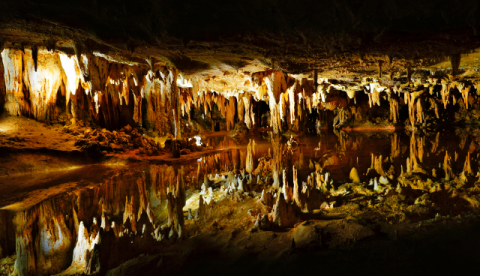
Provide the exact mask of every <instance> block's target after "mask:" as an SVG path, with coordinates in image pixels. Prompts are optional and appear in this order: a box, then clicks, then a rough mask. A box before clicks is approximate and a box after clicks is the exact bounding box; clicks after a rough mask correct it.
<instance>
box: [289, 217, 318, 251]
mask: <svg viewBox="0 0 480 276" xmlns="http://www.w3.org/2000/svg"><path fill="white" fill-rule="evenodd" d="M319 232H320V231H319V229H318V225H315V224H312V223H309V222H308V221H305V222H302V223H301V224H299V225H298V226H297V227H295V230H294V234H293V240H294V241H295V247H296V248H309V247H316V246H320V245H321V235H320V233H319Z"/></svg>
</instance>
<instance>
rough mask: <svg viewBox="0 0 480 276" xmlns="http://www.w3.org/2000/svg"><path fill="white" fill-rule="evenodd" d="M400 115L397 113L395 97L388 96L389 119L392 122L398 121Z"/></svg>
mask: <svg viewBox="0 0 480 276" xmlns="http://www.w3.org/2000/svg"><path fill="white" fill-rule="evenodd" d="M399 117H400V115H399V113H398V100H397V99H395V98H390V120H392V121H393V123H394V124H396V123H398V119H399Z"/></svg>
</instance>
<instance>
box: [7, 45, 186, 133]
mask: <svg viewBox="0 0 480 276" xmlns="http://www.w3.org/2000/svg"><path fill="white" fill-rule="evenodd" d="M79 57H80V60H78V58H79ZM2 61H3V65H4V78H5V86H6V102H5V110H6V111H7V113H9V114H11V115H23V116H32V117H34V118H35V119H37V120H40V121H45V120H49V119H52V118H54V117H55V116H57V115H58V114H56V113H55V112H56V111H55V105H56V103H57V96H58V95H61V96H63V97H65V98H66V111H67V113H68V114H69V115H71V117H73V118H76V117H78V116H79V113H80V112H81V111H80V110H79V108H78V107H77V106H76V105H77V104H76V100H77V98H79V97H85V98H86V99H87V102H88V107H87V109H89V110H90V112H87V113H90V114H91V115H92V116H93V117H94V118H99V114H100V113H101V114H102V117H103V118H104V120H105V121H112V122H114V123H113V124H114V125H115V127H121V126H119V125H116V124H118V123H119V122H118V120H119V119H118V118H119V117H120V114H119V107H121V106H124V105H127V106H128V105H133V106H134V108H133V114H132V119H133V120H134V121H136V122H137V123H139V124H141V123H142V112H141V106H142V99H144V98H146V97H152V100H154V101H153V103H151V104H152V105H155V107H157V109H161V108H164V109H165V108H168V104H167V101H168V102H170V101H171V94H172V91H174V89H175V87H176V86H175V85H174V84H175V83H176V74H175V73H176V71H175V69H174V68H168V67H163V68H161V69H159V70H156V71H155V72H152V71H148V72H147V73H146V74H145V75H142V74H143V73H142V70H141V68H139V67H138V66H130V65H125V64H120V63H114V62H109V61H107V60H105V59H104V58H102V57H98V56H95V55H92V54H80V55H67V54H65V53H63V52H60V51H49V50H47V49H45V48H43V47H40V48H38V49H32V48H28V47H27V48H25V49H24V50H23V51H22V50H20V49H14V48H6V49H4V50H3V51H2ZM139 76H140V77H139ZM24 91H28V93H25V92H24ZM82 91H83V92H84V96H83V95H80V94H81V92H82ZM59 92H60V93H59ZM149 100H150V99H149ZM132 101H133V103H132ZM149 117H152V116H149ZM149 119H151V120H152V121H153V120H155V119H156V118H155V117H154V116H153V117H152V118H149Z"/></svg>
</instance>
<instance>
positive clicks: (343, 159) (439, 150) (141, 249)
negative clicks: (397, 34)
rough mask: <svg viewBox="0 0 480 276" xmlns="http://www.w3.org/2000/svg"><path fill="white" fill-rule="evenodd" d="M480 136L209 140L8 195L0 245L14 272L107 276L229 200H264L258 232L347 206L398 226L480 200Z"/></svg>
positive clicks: (192, 231)
mask: <svg viewBox="0 0 480 276" xmlns="http://www.w3.org/2000/svg"><path fill="white" fill-rule="evenodd" d="M477 132H478V131H476V130H468V129H456V130H455V131H449V132H435V133H404V132H392V133H383V132H382V133H380V132H377V133H355V132H352V133H347V132H343V131H336V132H330V133H322V135H320V136H315V137H301V138H293V137H291V138H289V139H287V138H283V139H282V138H279V137H273V136H271V135H264V137H254V138H253V137H250V138H248V139H244V140H232V139H230V138H228V137H223V136H217V137H204V138H202V142H203V143H205V144H207V145H208V146H210V147H212V148H215V149H217V150H221V151H220V152H217V153H215V154H210V155H205V156H203V157H201V158H199V159H195V160H191V161H188V162H184V163H178V164H173V165H167V164H154V163H148V164H144V163H140V164H128V165H126V166H118V167H114V168H112V167H109V168H106V167H100V166H99V167H95V166H94V167H90V168H89V172H86V171H71V172H67V173H65V175H63V176H62V177H58V178H55V179H54V180H52V181H50V182H48V183H41V184H42V189H41V190H39V189H35V188H32V187H28V188H24V189H23V190H22V188H19V189H17V190H15V193H10V194H8V193H5V194H4V195H2V202H0V204H1V205H0V206H2V207H3V209H4V210H10V211H9V212H7V211H1V212H0V215H1V216H0V217H1V220H2V224H1V225H4V229H5V230H3V231H0V234H1V235H2V236H1V237H0V238H1V239H2V243H0V245H1V246H2V248H4V250H5V254H4V255H7V254H12V253H13V252H12V247H15V251H16V263H15V270H16V271H17V273H18V274H19V275H28V274H38V275H47V274H55V273H59V272H61V271H64V270H65V269H67V272H69V273H94V272H99V273H101V274H103V273H105V272H106V271H107V270H108V269H111V268H114V267H117V266H118V265H120V264H121V263H123V262H125V261H127V260H129V259H131V258H134V257H136V256H137V255H138V254H139V253H148V252H157V251H158V250H161V248H164V247H165V246H167V245H168V244H170V243H172V242H173V241H175V240H182V239H185V238H186V237H191V236H193V235H196V234H198V233H199V232H202V231H203V228H202V227H201V226H200V225H202V223H205V221H207V220H209V219H213V218H214V217H215V210H216V208H221V207H218V206H223V205H218V206H216V205H215V204H216V203H219V202H222V200H227V201H228V202H230V200H233V201H234V202H237V203H238V202H250V201H248V199H254V200H255V202H257V201H256V200H257V199H258V202H260V203H261V204H262V205H261V206H263V207H262V208H263V209H262V208H260V209H249V212H248V217H250V216H251V217H252V219H247V223H246V225H249V226H248V227H249V228H252V229H256V230H272V229H276V228H275V227H280V228H281V227H291V226H293V225H294V224H295V223H297V222H298V221H302V220H304V219H305V218H306V215H308V214H316V213H318V211H319V210H323V211H322V212H328V211H329V210H336V212H340V213H341V212H345V209H342V208H344V207H345V206H351V204H352V202H354V203H355V204H357V205H358V206H359V207H358V208H359V209H358V210H356V212H357V215H358V216H362V215H364V216H367V215H366V214H367V213H368V212H369V210H373V209H375V208H376V209H375V210H377V211H378V210H381V212H380V211H378V212H380V213H381V214H380V215H378V212H377V213H376V216H386V217H387V218H389V219H388V220H390V221H391V222H392V223H402V222H404V223H406V222H412V221H413V222H414V221H420V220H425V219H432V218H439V217H440V218H441V217H442V216H455V215H458V214H462V213H464V212H468V211H469V210H472V209H475V208H477V207H478V206H479V205H480V204H479V201H478V200H479V196H478V194H479V192H480V185H479V184H478V181H477V176H478V175H477V174H475V173H474V172H478V170H479V162H478V157H479V154H480V151H479V146H480V135H477V134H478V133H477ZM79 172H80V173H79ZM101 172H102V173H101ZM72 183H73V184H72ZM32 185H33V184H32ZM49 189H54V190H55V192H46V191H49ZM19 194H21V196H18V195H19ZM28 198H36V201H32V200H30V201H26V199H28ZM392 202H394V203H392ZM245 204H247V203H245ZM248 204H253V203H248ZM255 204H257V203H255ZM387 205H388V208H387V207H385V206H387ZM22 206H23V208H22ZM222 208H223V207H222ZM229 208H232V207H229ZM251 210H257V211H251ZM238 212H239V213H241V214H242V215H244V216H247V212H246V211H245V210H244V209H242V210H239V211H238ZM349 212H350V211H349ZM368 216H369V218H370V219H372V216H373V215H372V214H371V213H369V215H368ZM212 223H213V225H214V224H215V223H216V221H215V222H212ZM212 227H213V226H212ZM246 227H247V226H246ZM12 232H14V233H15V244H16V245H15V246H12V239H13V235H12Z"/></svg>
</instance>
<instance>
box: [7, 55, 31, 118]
mask: <svg viewBox="0 0 480 276" xmlns="http://www.w3.org/2000/svg"><path fill="white" fill-rule="evenodd" d="M2 61H3V67H4V76H5V87H6V95H5V110H6V111H7V113H8V114H10V115H23V114H28V113H29V108H28V106H27V104H26V102H25V98H24V97H25V96H24V94H23V77H22V76H23V65H22V64H23V52H22V50H18V49H8V48H7V49H4V50H3V51H2Z"/></svg>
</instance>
